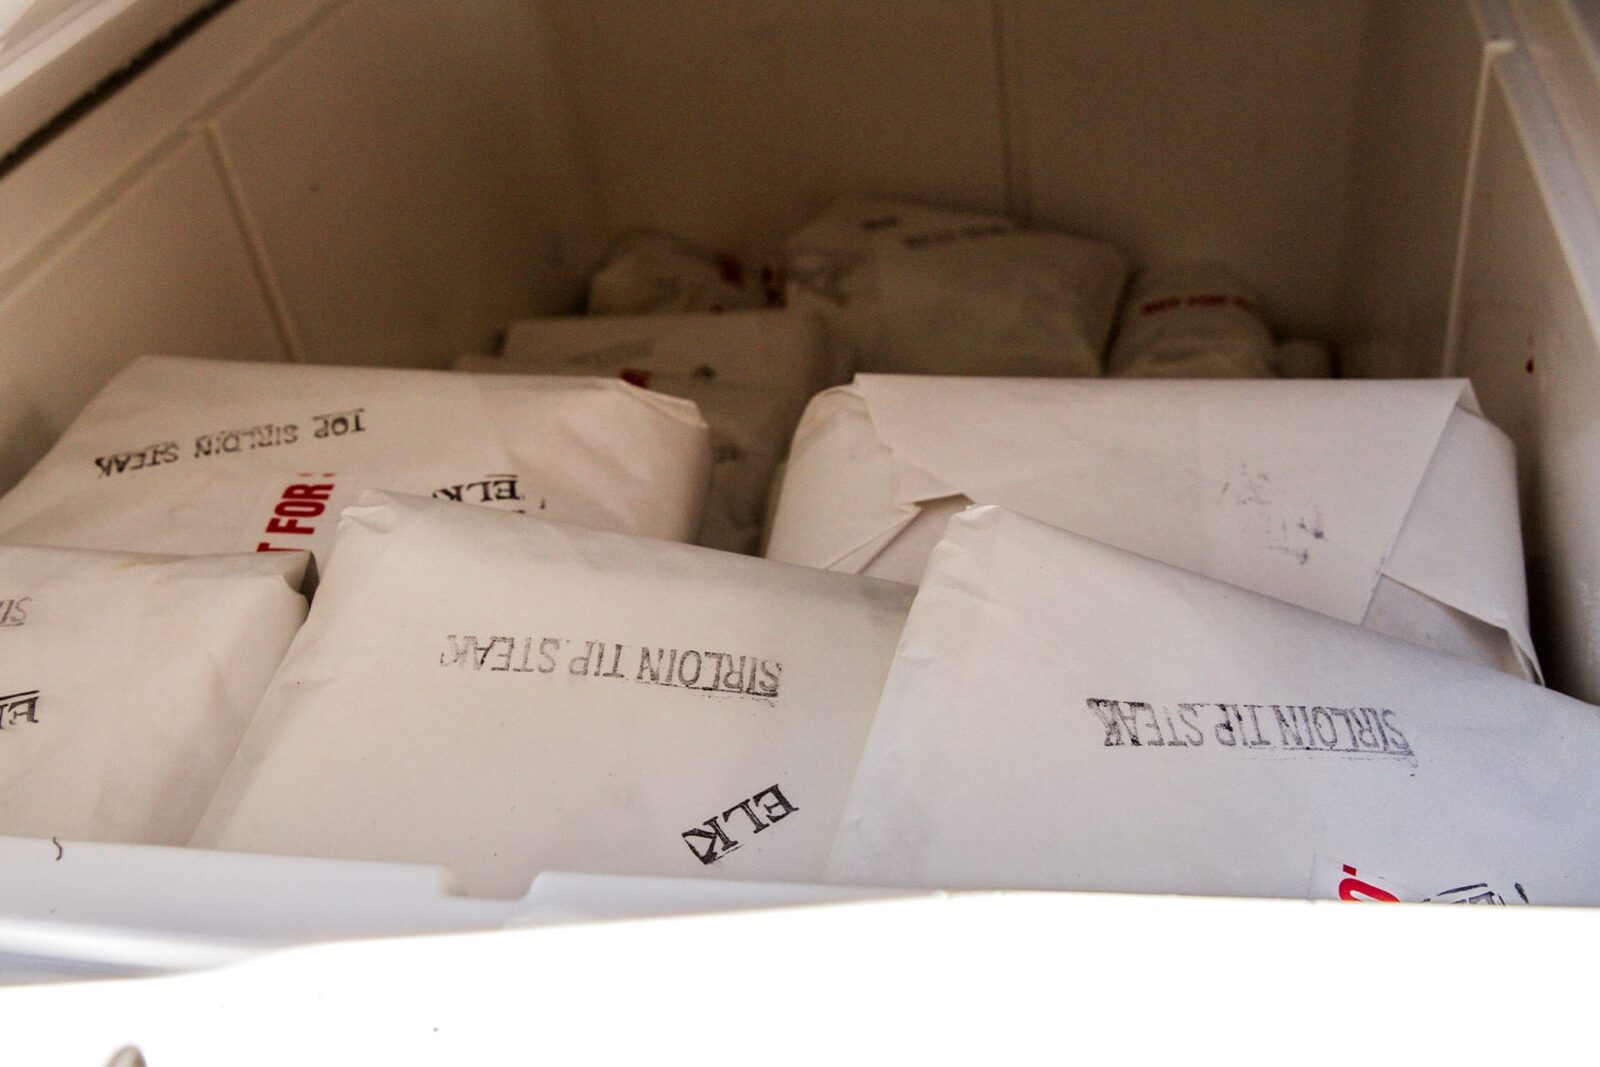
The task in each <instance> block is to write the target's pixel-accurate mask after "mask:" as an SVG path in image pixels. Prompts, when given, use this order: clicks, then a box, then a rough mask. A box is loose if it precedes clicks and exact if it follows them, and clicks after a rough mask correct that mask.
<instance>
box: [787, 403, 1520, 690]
mask: <svg viewBox="0 0 1600 1067" xmlns="http://www.w3.org/2000/svg"><path fill="white" fill-rule="evenodd" d="M974 502H976V503H980V504H1000V505H1003V506H1005V507H1008V508H1010V509H1012V510H1013V511H1017V512H1020V513H1022V514H1024V515H1028V516H1030V517H1032V518H1035V519H1038V520H1040V521H1041V522H1047V523H1050V524H1051V525H1053V526H1059V527H1061V528H1063V529H1067V530H1072V531H1074V532H1076V533H1080V534H1083V535H1084V536H1086V537H1093V538H1095V539H1096V540H1098V541H1104V542H1105V543H1107V544H1112V545H1117V546H1118V547H1121V548H1126V549H1128V550H1130V551H1133V552H1138V553H1140V554H1142V555H1146V556H1151V557H1153V558H1155V559H1159V560H1163V561H1165V562H1167V563H1171V564H1173V565H1175V566H1180V567H1185V568H1188V569H1189V570H1193V571H1196V572H1198V573H1201V574H1207V575H1210V576H1211V577H1213V578H1220V579H1222V580H1223V581H1228V582H1233V583H1234V584H1236V585H1241V586H1244V587H1245V588H1247V589H1253V590H1255V591H1256V592H1259V593H1265V594H1267V595H1268V596H1275V597H1278V598H1279V599H1282V600H1287V601H1290V602H1291V603H1295V604H1299V605H1301V606H1302V607H1307V608H1311V609H1312V610H1315V611H1320V612H1322V613H1323V614H1326V615H1332V616H1333V617H1335V618H1339V619H1343V620H1344V621H1346V622H1351V623H1364V624H1365V625H1367V626H1369V627H1370V628H1373V629H1377V630H1380V631H1382V632H1384V633H1388V634H1390V635H1391V636H1394V637H1399V638H1401V639H1403V640H1407V641H1412V642H1414V643H1417V644H1420V645H1423V646H1426V647H1429V648H1434V649H1437V650H1439V651H1444V652H1451V653H1454V654H1456V655H1460V656H1464V657H1467V658H1471V659H1475V660H1478V661H1479V662H1482V663H1485V664H1487V665H1489V666H1494V667H1497V668H1500V669H1502V670H1506V671H1509V672H1511V673H1514V674H1520V675H1523V676H1524V677H1529V678H1536V677H1537V676H1538V661H1537V659H1536V658H1535V656H1534V651H1533V641H1532V638H1531V636H1530V635H1529V628H1528V595H1527V586H1526V580H1525V578H1524V575H1523V561H1522V529H1521V520H1520V517H1519V513H1518V507H1517V485H1516V462H1515V455H1514V453H1513V449H1512V445H1511V442H1510V440H1509V439H1507V438H1506V436H1505V435H1504V434H1503V433H1501V432H1500V431H1499V430H1498V429H1496V428H1495V427H1494V426H1493V425H1492V424H1490V423H1489V422H1488V421H1487V420H1485V419H1484V418H1482V417H1481V416H1480V415H1479V414H1478V413H1477V403H1476V400H1475V399H1474V396H1473V393H1472V388H1471V386H1470V385H1469V384H1468V383H1466V382H1463V381H1443V380H1441V381H1387V382H1384V381H1359V382H1358V381H1340V382H1331V381H1327V382H1316V381H1293V382H1291V381H1185V382H1175V381H1109V380H1101V381H1093V382H1083V381H1018V380H1015V379H988V380H984V379H972V378H967V379H960V378H936V377H911V376H900V377H888V376H882V375H861V376H859V377H858V378H857V379H856V382H855V384H854V385H852V386H849V387H846V388H842V389H834V390H830V391H829V392H827V393H824V394H822V395H821V396H819V397H817V398H816V399H815V400H814V401H812V403H811V406H810V407H809V408H808V409H807V412H806V415H805V417H804V418H803V419H802V420H801V423H800V428H799V429H798V430H797V431H796V433H795V441H794V445H793V447H792V449H791V452H790V457H789V462H788V466H787V469H786V471H785V474H784V480H783V490H782V494H781V496H780V498H779V502H778V507H777V511H776V515H775V517H774V520H773V525H772V533H771V537H770V540H769V542H768V545H767V556H768V557H769V558H771V559H779V560H784V561H786V562H790V563H803V564H806V565H808V566H813V567H829V568H832V569H835V570H842V571H847V572H850V573H855V574H869V575H876V576H878V577H881V578H889V579H892V580H896V581H904V582H915V581H917V580H918V579H919V577H920V575H921V572H922V568H923V566H924V565H925V564H926V563H927V559H928V552H929V550H931V548H932V547H933V545H934V544H935V543H936V542H937V541H938V539H939V536H940V534H941V533H942V531H943V528H944V523H945V522H946V521H947V520H948V519H949V517H950V516H951V515H952V514H953V513H955V512H957V511H959V510H961V508H963V507H965V506H967V505H969V504H971V503H974Z"/></svg>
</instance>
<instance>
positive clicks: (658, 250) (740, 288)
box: [587, 231, 781, 315]
mask: <svg viewBox="0 0 1600 1067" xmlns="http://www.w3.org/2000/svg"><path fill="white" fill-rule="evenodd" d="M780 296H781V293H779V291H778V284H777V280H776V277H775V276H774V275H773V273H772V272H771V271H770V270H755V271H752V270H750V269H748V268H746V267H745V266H744V265H743V264H741V263H740V262H739V261H738V260H735V259H733V258H731V257H728V256H713V255H710V254H708V253H705V252H702V251H700V250H699V249H696V248H694V247H692V246H691V245H689V244H688V243H686V242H684V241H680V240H678V239H677V238H674V237H669V236H667V235H666V234H661V233H651V232H649V231H642V232H639V233H632V234H629V235H628V236H626V237H624V238H623V239H622V241H621V242H620V243H619V244H618V246H617V248H616V249H615V250H613V252H612V254H611V258H610V259H608V260H607V261H606V263H605V265H604V266H602V267H601V268H600V269H599V270H598V271H596V272H595V275H594V277H593V278H591V279H590V280H589V300H588V307H587V310H588V312H589V314H591V315H646V314H665V313H670V312H675V311H729V310H732V309H734V308H760V307H767V306H769V305H770V304H773V303H777V302H778V298H779V297H780Z"/></svg>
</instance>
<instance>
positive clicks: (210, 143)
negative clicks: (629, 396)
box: [0, 0, 603, 488]
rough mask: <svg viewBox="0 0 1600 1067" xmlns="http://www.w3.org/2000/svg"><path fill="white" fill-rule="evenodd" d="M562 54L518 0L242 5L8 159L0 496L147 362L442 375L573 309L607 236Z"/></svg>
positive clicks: (1, 212) (0, 320)
mask: <svg viewBox="0 0 1600 1067" xmlns="http://www.w3.org/2000/svg"><path fill="white" fill-rule="evenodd" d="M446 12H447V14H446ZM548 49H549V41H548V35H547V34H546V33H545V31H544V28H543V22H542V20H541V17H540V14H539V12H538V11H537V10H535V9H534V8H533V7H531V6H530V5H529V4H526V3H522V2H518V0H470V2H461V3H458V4H457V3H452V4H451V5H449V6H448V8H445V7H441V6H440V5H438V4H436V3H432V2H430V0H237V2H235V3H233V4H231V5H229V6H228V7H226V8H224V9H223V10H222V12H221V13H220V14H219V15H217V16H216V17H214V18H213V19H212V20H211V21H209V22H208V23H206V24H205V25H204V26H203V27H202V28H201V29H200V30H199V31H198V32H197V33H196V34H195V35H194V36H193V37H191V38H190V39H188V40H187V41H185V42H184V43H182V44H181V45H179V46H178V47H177V48H176V49H175V50H174V51H172V52H171V53H169V54H168V55H166V56H164V57H163V58H161V59H160V60H159V61H158V62H157V63H156V64H155V65H154V66H152V67H151V68H149V69H148V70H147V71H145V72H144V73H142V74H140V75H139V76H138V77H137V78H135V79H134V80H133V81H132V83H131V84H129V85H127V86H125V87H124V88H122V89H121V90H119V91H118V92H117V93H116V94H115V95H113V96H112V97H110V98H109V99H108V100H106V101H104V102H103V103H101V104H100V105H99V106H98V107H96V108H95V109H94V110H92V111H90V112H89V113H88V114H87V116H86V117H84V118H82V119H81V120H79V121H78V122H77V123H75V124H74V125H72V126H70V127H69V128H67V129H66V131H65V132H64V133H62V134H61V135H59V136H58V137H56V138H55V139H53V140H51V141H50V142H48V143H47V144H46V145H45V146H44V147H43V148H42V149H41V150H39V151H37V152H35V153H33V154H30V155H28V156H26V157H24V158H23V159H22V160H21V162H20V163H17V164H15V165H14V166H11V167H9V168H8V169H7V171H6V172H5V173H3V175H0V442H3V446H4V447H3V449H0V488H9V487H10V485H11V484H13V483H14V482H15V481H16V479H17V478H18V477H20V476H21V475H22V474H23V473H24V472H25V471H26V470H27V468H28V467H29V466H30V465H31V464H32V463H33V461H34V460H36V459H37V458H38V456H39V455H40V454H42V452H43V451H44V449H45V448H47V447H48V445H49V444H50V443H51V442H52V441H53V440H54V438H55V437H56V436H57V435H58V434H59V433H60V432H61V430H62V429H63V428H64V427H65V426H66V424H67V423H68V422H69V421H70V420H71V418H72V417H73V416H74V415H75V414H76V413H77V411H78V410H79V409H80V408H81V407H82V406H83V404H84V402H85V401H87V400H88V398H89V397H90V396H92V395H93V393H94V392H95V390H97V389H98V388H99V387H100V386H101V385H102V384H103V383H104V382H105V380H106V379H107V378H109V377H110V376H111V374H112V373H114V372H115V371H116V370H117V369H118V368H119V367H120V366H121V365H122V364H124V363H126V362H128V361H129V360H131V359H132V358H134V357H135V356H137V355H140V354H142V353H145V352H165V353H169V354H176V355H187V356H206V357H214V358H226V359H265V360H282V359H289V360H303V361H307V362H322V363H354V364H404V365H412V366H444V365H446V364H447V363H448V361H449V360H450V359H451V358H452V357H454V356H455V355H457V354H459V353H460V352H462V351H468V350H477V349H483V348H487V347H489V346H490V345H491V344H492V343H493V340H494V337H495V334H496V331H497V330H499V329H500V328H502V327H503V326H504V325H505V323H506V322H507V321H509V320H510V319H512V318H514V317H516V316H521V315H535V314H548V313H551V312H555V311H560V310H565V309H567V308H570V307H571V306H572V305H573V303H574V302H575V301H576V300H577V299H578V297H579V294H580V293H581V291H582V285H583V279H584V277H585V276H586V274H587V271H588V268H589V266H590V264H591V263H592V262H593V261H594V259H595V257H596V256H597V255H598V254H599V251H598V250H599V248H600V247H601V245H600V242H601V241H602V240H603V232H602V230H601V229H600V227H599V223H598V221H597V213H596V208H595V203H594V199H593V195H592V189H593V182H592V181H591V180H589V179H588V178H587V177H586V176H585V175H584V174H583V173H582V171H581V169H580V164H579V156H578V153H577V152H576V151H575V149H574V147H573V145H572V142H571V138H570V135H569V132H568V129H567V126H566V122H567V111H568V109H567V108H566V107H565V106H564V105H563V104H562V103H561V101H560V94H561V92H562V91H563V90H562V89H561V88H560V87H559V86H558V85H557V84H556V83H555V81H554V80H553V71H554V69H555V68H554V66H553V64H552V63H551V62H550V60H549V57H548ZM5 147H9V146H5ZM0 151H3V149H0Z"/></svg>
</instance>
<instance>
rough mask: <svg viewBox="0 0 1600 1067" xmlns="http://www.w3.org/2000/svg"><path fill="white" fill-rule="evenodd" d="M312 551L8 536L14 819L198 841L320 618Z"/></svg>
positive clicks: (27, 826)
mask: <svg viewBox="0 0 1600 1067" xmlns="http://www.w3.org/2000/svg"><path fill="white" fill-rule="evenodd" d="M308 559H309V557H307V556H306V555H305V553H302V552H294V553H278V554H273V555H253V554H251V555H235V556H196V557H190V558H174V557H161V556H141V555H130V554H126V553H120V552H86V551H81V550H78V549H64V548H34V547H31V546H23V545H9V544H7V545H0V835H7V836H18V837H55V838H57V839H58V840H67V841H72V840H76V841H108V842H132V843H140V844H156V845H181V844H183V843H184V842H185V841H186V840H187V839H188V837H189V835H190V833H192V832H193V830H194V827H195V823H196V822H197V820H198V819H199V817H200V813H201V812H202V811H204V810H205V806H206V804H207V802H208V801H209V800H210V798H211V793H212V791H213V790H214V789H215V788H216V784H217V782H218V781H219V780H220V779H221V777H222V772H223V770H224V769H225V768H226V767H227V765H228V761H229V760H230V759H231V758H232V757H233V753H234V749H235V748H237V747H238V744H239V739H240V738H241V737H242V736H243V735H244V732H245V728H246V727H247V726H248V725H249V723H250V718H251V716H252V715H253V714H254V713H255V709H256V704H257V702H258V701H259V700H260V699H261V694H262V692H263V691H264V690H265V689H266V686H267V682H268V680H269V679H270V678H271V677H272V673H273V671H274V670H276V668H277V666H278V663H279V661H280V660H281V659H282V658H283V654H284V652H285V651H286V650H287V649H288V647H289V642H290V639H291V638H293V637H294V633H295V630H296V628H298V627H299V625H300V623H301V622H302V620H304V618H305V614H306V602H305V598H304V597H302V596H301V595H300V593H299V592H298V591H297V590H298V589H299V586H300V582H301V579H302V576H303V575H304V572H305V569H306V564H307V562H308Z"/></svg>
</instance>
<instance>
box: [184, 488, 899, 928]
mask: <svg viewBox="0 0 1600 1067" xmlns="http://www.w3.org/2000/svg"><path fill="white" fill-rule="evenodd" d="M913 592H914V591H913V590H912V589H911V588H910V587H908V586H903V585H898V584H895V583H891V582H881V581H876V580H872V579H864V578H858V577H855V576H853V575H840V574H829V573H826V572H823V571H816V570H810V569H807V568H800V567H789V566H783V565H779V564H773V563H769V562H767V561H765V560H759V559H751V558H750V557H747V556H739V555H734V554H732V553H728V552H717V551H713V550H710V549H704V548H692V547H689V546H685V545H674V544H669V543H666V542H661V541H648V540H641V539H638V538H629V537H623V536H620V535H616V534H609V533H602V532H598V531H594V530H588V529H584V528H581V527H577V526H567V525H563V524H561V523H554V522H547V521H544V520H542V519H539V518H536V517H534V516H522V515H507V514H503V513H499V512H494V511H490V510H487V509H483V508H460V507H450V506H447V505H444V504H441V503H440V502H438V501H431V500H424V499H419V498H412V497H402V496H390V495H387V494H382V493H373V494H370V495H369V496H367V497H364V498H363V501H362V503H361V504H360V505H358V506H356V507H353V508H350V509H348V510H346V512H345V514H344V517H343V520H342V522H341V524H340V528H339V536H338V540H337V544H336V546H335V549H334V553H333V560H332V563H331V565H330V566H329V568H328V573H327V576H326V578H325V579H324V581H323V584H322V587H321V589H320V590H319V592H318V594H317V599H316V603H315V605H314V606H313V608H312V612H311V617H310V619H309V620H308V621H307V623H306V626H305V628H304V629H303V630H302V631H301V633H300V637H299V639H298V640H297V641H296V643H295V645H294V647H293V649H291V651H290V653H289V655H288V658H287V659H286V660H285V662H284V665H283V667H282V669H281V670H280V671H279V672H278V675H277V677H276V678H275V679H274V681H273V683H272V685H271V687H270V688H269V690H268V692H267V695H266V696H265V698H264V699H263V700H262V703H261V709H260V711H259V713H258V714H257V716H256V721H255V723H254V725H253V726H252V727H251V730H250V733H249V734H248V735H247V736H246V738H245V740H244V742H243V743H242V744H241V746H240V748H239V753H238V756H237V758H236V759H235V761H234V764H233V766H232V767H231V768H230V769H229V771H228V774H227V776H226V778H225V780H224V781H223V784H222V786H221V788H220V789H219V790H218V793H217V797H216V800H215V801H214V802H213V804H212V806H211V809H210V810H209V811H208V812H207V814H206V817H205V819H204V821H203V822H202V824H201V826H200V829H199V831H198V832H197V834H196V836H195V838H194V842H193V843H194V844H196V845H199V846H201V847H207V848H220V849H224V850H232V851H249V852H269V853H285V854H297V855H314V856H325V857H333V858H344V859H368V860H403V861H410V862H419V863H433V864H443V865H446V866H449V867H451V868H453V869H454V870H455V872H456V873H457V875H458V876H459V877H460V879H461V884H462V886H463V887H464V889H465V891H466V892H468V893H469V894H472V895H481V896H500V897H513V896H519V895H521V894H522V893H523V892H525V891H526V889H527V887H528V883H529V881H530V880H531V879H532V878H533V876H534V875H535V874H537V873H538V872H539V871H541V870H547V869H555V870H573V871H587V872H591V873H609V874H638V875H661V876H685V877H698V876H712V877H723V878H732V879H747V880H753V881H799V882H807V881H816V880H818V879H819V878H820V877H821V871H822V863H823V860H824V859H825V858H826V854H827V849H828V845H829V843H830V842H831V841H832V838H833V831H834V829H835V826H836V824H837V818H838V814H839V810H840V806H841V805H842V804H843V802H844V795H845V791H846V790H847V789H848V787H849V783H850V775H851V773H852V772H853V770H854V768H855V762H856V758H857V756H858V755H859V754H860V750H861V745H862V744H863V742H864V741H865V739H866V733H867V728H868V726H869V724H870V722H871V719H872V714H873V711H874V709H875V708H876V707H877V700H878V695H879V691H880V688H881V686H882V683H883V677H884V674H885V672H886V671H887V670H888V664H889V659H890V657H891V656H892V655H893V653H894V646H895V641H896V640H897V639H898V637H899V634H900V628H901V625H902V623H903V621H904V617H905V612H906V610H907V608H908V606H909V604H910V601H911V597H912V594H913Z"/></svg>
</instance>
